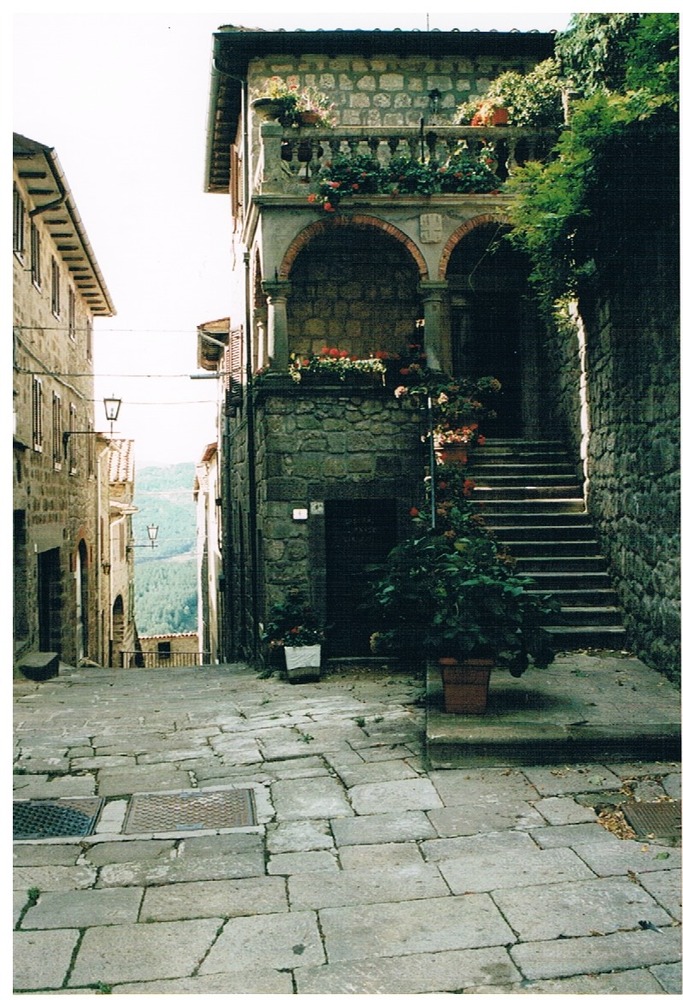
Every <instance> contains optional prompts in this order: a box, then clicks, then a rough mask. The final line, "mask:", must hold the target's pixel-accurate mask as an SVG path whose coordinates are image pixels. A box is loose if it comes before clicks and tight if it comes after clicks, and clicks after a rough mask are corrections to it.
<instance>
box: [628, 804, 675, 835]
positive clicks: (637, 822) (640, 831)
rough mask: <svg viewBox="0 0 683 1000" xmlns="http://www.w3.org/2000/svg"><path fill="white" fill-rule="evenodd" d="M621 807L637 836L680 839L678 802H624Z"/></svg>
mask: <svg viewBox="0 0 683 1000" xmlns="http://www.w3.org/2000/svg"><path fill="white" fill-rule="evenodd" d="M622 809H623V812H624V816H625V817H626V819H627V820H628V822H629V823H630V824H631V826H632V827H633V829H634V830H635V831H636V834H637V835H638V836H639V837H648V836H652V837H655V838H656V837H670V838H676V837H677V838H679V839H680V836H681V803H680V802H667V801H664V802H625V803H624V804H623V806H622Z"/></svg>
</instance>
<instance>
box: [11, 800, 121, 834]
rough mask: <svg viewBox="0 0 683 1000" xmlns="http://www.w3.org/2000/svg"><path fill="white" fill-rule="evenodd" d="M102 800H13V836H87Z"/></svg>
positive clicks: (95, 820)
mask: <svg viewBox="0 0 683 1000" xmlns="http://www.w3.org/2000/svg"><path fill="white" fill-rule="evenodd" d="M101 807H102V799H51V800H50V799H33V800H31V801H29V802H15V803H14V839H15V840H45V839H47V838H49V837H87V836H88V835H89V834H91V833H92V831H93V830H94V828H95V823H96V822H97V817H98V816H99V814H100V809H101Z"/></svg>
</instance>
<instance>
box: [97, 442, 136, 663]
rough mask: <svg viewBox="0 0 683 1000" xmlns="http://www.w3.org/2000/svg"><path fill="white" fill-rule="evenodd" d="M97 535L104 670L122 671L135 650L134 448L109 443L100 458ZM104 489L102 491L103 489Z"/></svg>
mask: <svg viewBox="0 0 683 1000" xmlns="http://www.w3.org/2000/svg"><path fill="white" fill-rule="evenodd" d="M100 481H101V483H102V488H101V491H100V495H101V501H100V509H99V531H100V535H101V537H102V539H103V541H102V551H103V552H106V553H108V555H107V557H106V558H105V559H104V560H103V562H102V567H101V568H102V585H103V592H102V595H101V631H102V651H103V653H102V661H101V662H102V665H103V666H109V667H121V666H122V665H123V654H124V653H125V652H128V651H130V650H135V649H136V647H137V632H136V627H135V579H134V578H135V562H134V557H135V547H134V539H133V514H135V513H136V511H137V507H135V506H134V504H133V498H134V493H135V462H134V442H133V441H130V440H127V439H114V438H112V439H110V440H109V441H108V447H107V448H106V449H105V451H104V452H103V453H102V467H101V476H100ZM105 483H106V484H107V488H106V491H105V486H104V484H105Z"/></svg>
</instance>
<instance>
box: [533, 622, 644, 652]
mask: <svg viewBox="0 0 683 1000" xmlns="http://www.w3.org/2000/svg"><path fill="white" fill-rule="evenodd" d="M545 631H546V632H547V633H548V634H549V636H550V638H551V640H552V643H553V646H554V647H555V649H557V650H560V649H623V648H624V646H625V643H626V629H625V628H624V627H623V625H604V626H601V627H593V626H590V625H584V626H580V625H579V626H572V625H547V626H545Z"/></svg>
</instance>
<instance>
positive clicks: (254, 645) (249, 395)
mask: <svg viewBox="0 0 683 1000" xmlns="http://www.w3.org/2000/svg"><path fill="white" fill-rule="evenodd" d="M244 295H245V317H244V350H245V354H246V366H245V368H246V371H245V376H246V410H247V482H248V491H249V505H248V506H249V511H248V518H249V520H248V526H247V531H248V535H249V551H250V556H251V574H250V576H251V580H250V584H251V652H252V654H253V656H254V658H255V657H256V655H257V651H258V648H259V639H260V633H259V622H258V563H257V551H256V543H257V537H258V536H257V530H256V528H257V526H256V454H255V452H256V440H255V433H254V391H253V376H252V359H251V350H252V344H251V341H252V337H251V254H250V253H249V251H248V250H245V252H244Z"/></svg>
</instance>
